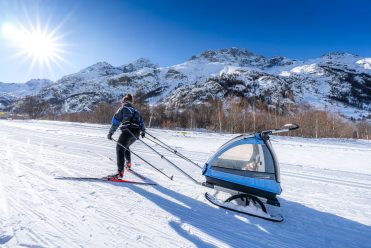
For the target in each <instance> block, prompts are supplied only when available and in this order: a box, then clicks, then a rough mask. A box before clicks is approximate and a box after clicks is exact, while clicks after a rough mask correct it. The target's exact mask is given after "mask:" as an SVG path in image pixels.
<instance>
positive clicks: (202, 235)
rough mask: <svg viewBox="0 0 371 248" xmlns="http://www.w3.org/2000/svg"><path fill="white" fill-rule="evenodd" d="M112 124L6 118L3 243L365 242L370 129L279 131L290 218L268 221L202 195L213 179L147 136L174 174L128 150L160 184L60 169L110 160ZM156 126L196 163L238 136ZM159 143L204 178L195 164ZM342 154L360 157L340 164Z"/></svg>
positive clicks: (0, 165)
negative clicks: (318, 134) (349, 136)
mask: <svg viewBox="0 0 371 248" xmlns="http://www.w3.org/2000/svg"><path fill="white" fill-rule="evenodd" d="M107 131H108V126H102V125H93V124H81V123H63V122H48V121H5V120H4V121H0V138H1V141H0V156H1V157H2V160H0V247H18V246H21V247H106V246H111V247H117V246H133V247H174V246H177V247H259V248H260V247H262V246H263V247H370V243H371V235H370V233H371V209H370V207H369V206H370V205H371V183H370V182H371V168H370V165H369V161H370V160H371V155H370V154H371V146H370V144H371V143H370V142H368V141H350V140H349V141H341V140H335V139H328V140H326V139H323V140H321V139H319V140H310V139H302V138H290V137H274V139H273V140H272V142H273V146H274V147H275V149H276V153H277V156H278V159H279V161H280V162H281V181H282V187H283V194H282V195H281V197H280V201H281V205H282V207H281V208H280V209H278V210H279V211H280V212H281V214H282V215H283V216H284V218H285V221H284V222H283V223H271V222H268V221H265V220H261V219H257V218H254V217H249V216H245V215H242V214H235V213H233V212H230V211H226V210H223V209H219V208H216V207H215V206H213V205H211V204H209V203H208V202H207V200H205V199H204V197H203V195H204V192H205V191H209V192H213V190H210V189H207V188H202V187H200V186H195V185H194V184H192V182H190V181H189V180H188V179H187V178H186V177H185V176H183V175H181V174H180V173H179V172H178V171H177V170H176V169H174V168H172V167H171V165H168V164H167V163H166V161H165V160H163V159H161V158H160V157H159V156H158V155H156V154H155V153H154V152H152V151H150V150H148V148H146V147H145V146H144V145H143V144H141V143H140V142H136V143H135V144H134V145H133V146H132V149H133V150H134V151H136V152H137V153H138V154H140V155H142V156H143V157H144V158H146V159H147V160H148V161H151V162H153V164H154V165H156V166H158V167H159V168H161V169H164V172H165V173H168V174H174V175H175V176H174V181H170V180H168V179H167V178H166V177H164V176H163V175H161V174H159V173H158V172H156V171H154V170H153V169H152V168H151V167H149V166H147V165H146V164H145V163H144V162H141V161H140V160H139V159H137V158H135V156H133V155H132V157H133V161H134V166H135V169H136V170H137V171H138V172H140V173H141V174H144V175H145V176H146V177H148V178H149V179H151V180H153V181H154V182H156V183H158V185H157V186H154V187H148V186H147V187H143V186H140V185H123V184H117V183H109V182H73V181H60V180H55V179H54V177H56V176H89V177H94V176H104V175H107V174H109V173H112V172H114V171H115V163H114V160H115V144H114V143H113V142H111V141H108V140H107V139H106V133H107ZM149 132H150V133H152V134H153V135H155V136H157V137H158V138H159V139H161V140H163V141H165V142H167V143H169V144H170V145H172V146H173V147H174V148H175V149H177V150H178V151H179V152H181V153H182V154H184V155H186V156H187V157H189V158H191V159H192V160H194V161H196V162H197V163H198V164H199V165H201V166H203V164H204V163H205V162H206V161H207V159H208V158H209V156H210V155H212V154H213V153H214V152H215V151H216V150H217V149H218V147H219V146H220V145H222V144H223V143H225V142H226V141H228V140H229V139H230V138H232V137H234V136H235V135H229V134H214V133H198V132H186V133H180V132H176V131H168V130H157V129H150V130H149ZM147 141H148V139H147ZM148 143H149V144H152V143H151V142H148ZM152 145H153V147H155V148H157V149H158V150H159V151H160V152H161V153H162V154H164V155H165V156H166V157H168V158H169V159H170V160H172V161H174V162H175V163H176V164H177V165H179V166H181V168H182V169H184V170H185V171H187V172H189V173H190V174H191V175H192V176H194V177H195V178H196V179H198V180H199V181H202V180H203V177H202V175H201V170H200V169H199V168H197V167H195V166H194V165H192V164H189V163H187V162H184V161H182V160H181V159H179V158H178V157H177V156H176V155H174V154H171V153H169V152H168V151H165V150H163V149H160V147H159V146H157V145H154V144H152ZM293 152H296V153H297V154H295V155H293ZM319 152H321V154H319V155H316V154H314V153H319ZM338 154H343V156H353V157H350V158H349V160H347V159H343V158H341V159H342V161H341V162H342V163H341V164H340V163H339V158H337V155H338ZM331 155H332V157H331ZM325 156H326V158H324V157H325ZM300 157H302V158H303V159H300ZM304 158H305V159H304ZM324 159H325V160H326V161H332V162H333V163H331V164H328V165H326V164H324V162H323V161H322V160H324ZM112 160H113V161H112ZM352 161H353V162H354V164H352V163H353V162H352ZM349 165H352V166H349ZM127 176H128V177H129V178H130V179H135V180H138V178H136V177H135V176H134V175H132V174H130V173H128V174H127ZM274 210H276V209H274Z"/></svg>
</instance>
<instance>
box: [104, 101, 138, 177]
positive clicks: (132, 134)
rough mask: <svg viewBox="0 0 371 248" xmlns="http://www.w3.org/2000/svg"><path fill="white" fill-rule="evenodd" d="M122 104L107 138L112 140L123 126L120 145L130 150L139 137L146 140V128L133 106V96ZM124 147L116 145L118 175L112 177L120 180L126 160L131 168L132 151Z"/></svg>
mask: <svg viewBox="0 0 371 248" xmlns="http://www.w3.org/2000/svg"><path fill="white" fill-rule="evenodd" d="M121 103H122V105H121V107H120V108H119V109H118V110H117V112H116V113H115V115H114V116H113V118H112V126H111V128H110V130H109V132H108V135H107V138H108V139H109V140H112V135H113V134H114V133H115V131H116V130H117V128H118V127H119V126H120V125H121V127H120V129H121V135H120V137H119V139H118V143H120V144H121V145H122V146H124V147H125V148H129V147H130V145H132V144H133V143H134V142H135V141H136V140H137V139H139V135H141V137H142V138H144V136H145V126H144V122H143V117H142V115H141V114H140V113H139V112H138V110H136V108H135V107H134V106H133V96H132V95H131V94H127V95H126V96H125V97H124V98H123V99H122V101H121ZM122 146H120V145H119V144H117V145H116V156H117V174H114V175H112V176H111V177H116V178H119V179H121V178H123V176H124V166H125V159H126V167H127V168H129V169H130V168H131V158H130V151H129V150H126V149H125V148H124V147H122Z"/></svg>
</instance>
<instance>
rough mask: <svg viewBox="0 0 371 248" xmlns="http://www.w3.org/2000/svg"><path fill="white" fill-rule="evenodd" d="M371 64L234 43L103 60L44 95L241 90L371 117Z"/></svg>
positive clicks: (69, 103) (75, 101)
mask: <svg viewBox="0 0 371 248" xmlns="http://www.w3.org/2000/svg"><path fill="white" fill-rule="evenodd" d="M370 65H371V58H363V57H360V56H357V55H352V54H348V53H339V52H337V53H329V54H326V55H324V56H322V57H320V58H316V59H310V60H306V61H299V60H292V59H289V58H285V57H273V58H266V57H264V56H261V55H257V54H254V53H252V52H250V51H248V50H246V49H238V48H229V49H221V50H217V51H205V52H203V53H201V54H199V55H195V56H192V57H191V58H190V59H189V60H188V61H186V62H184V63H181V64H177V65H173V66H168V67H159V66H158V65H156V64H154V63H152V62H151V61H149V60H147V59H138V60H137V61H134V62H133V63H130V64H127V65H123V66H119V67H114V66H112V65H110V64H108V63H106V62H99V63H97V64H95V65H92V66H90V67H87V68H85V69H83V70H81V71H79V72H77V73H74V74H71V75H67V76H65V77H63V78H61V79H60V80H58V81H56V82H55V83H53V84H49V85H47V86H46V87H44V88H42V89H41V90H40V91H39V93H38V95H39V96H40V97H42V98H43V99H45V100H47V101H49V103H50V104H51V105H53V106H54V108H55V109H56V110H58V111H60V112H61V113H65V112H80V111H90V110H92V109H94V108H95V107H96V106H97V104H99V103H100V102H102V101H106V102H109V103H111V102H114V101H118V100H119V99H120V98H121V97H122V96H123V95H125V94H126V93H128V92H131V93H136V92H138V91H142V92H143V93H145V95H146V96H147V97H148V99H149V101H150V102H151V103H154V104H155V103H165V104H168V105H174V106H178V107H184V106H188V105H189V104H197V103H202V102H204V101H206V100H207V99H208V98H213V99H215V98H219V99H225V97H227V96H229V95H234V96H235V95H237V96H246V97H256V98H257V99H261V100H262V101H264V102H265V103H266V104H270V105H277V104H281V105H282V104H285V103H306V104H309V105H312V106H315V107H317V108H320V109H325V108H326V109H329V110H331V111H334V112H339V113H340V114H342V115H344V116H347V117H354V118H360V117H362V116H363V117H367V118H370V112H371V66H370ZM0 92H4V91H1V90H0ZM5 92H7V91H5Z"/></svg>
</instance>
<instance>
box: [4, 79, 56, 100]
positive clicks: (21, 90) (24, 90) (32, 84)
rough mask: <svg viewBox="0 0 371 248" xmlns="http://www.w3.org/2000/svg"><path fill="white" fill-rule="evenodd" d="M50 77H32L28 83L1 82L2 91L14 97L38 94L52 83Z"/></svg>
mask: <svg viewBox="0 0 371 248" xmlns="http://www.w3.org/2000/svg"><path fill="white" fill-rule="evenodd" d="M51 83H52V81H50V80H48V79H32V80H30V81H28V82H26V83H1V82H0V93H8V94H9V95H12V96H14V97H22V96H26V95H36V94H38V93H39V91H40V90H41V89H42V88H44V87H46V86H48V85H49V84H51Z"/></svg>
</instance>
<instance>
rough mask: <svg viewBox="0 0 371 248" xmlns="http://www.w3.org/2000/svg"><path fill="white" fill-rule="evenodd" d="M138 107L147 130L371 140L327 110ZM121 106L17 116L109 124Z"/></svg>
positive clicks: (28, 107) (25, 108) (231, 100)
mask: <svg viewBox="0 0 371 248" xmlns="http://www.w3.org/2000/svg"><path fill="white" fill-rule="evenodd" d="M135 99H136V100H135V103H134V105H135V106H136V107H137V108H138V110H139V111H140V112H141V113H142V115H143V117H144V120H145V123H146V126H147V127H155V128H166V129H181V130H208V131H212V132H227V133H253V132H255V131H260V130H268V129H275V128H280V127H282V126H283V125H284V124H286V123H296V124H298V125H299V126H300V129H298V130H296V131H292V132H290V133H289V134H286V135H292V136H301V137H310V138H359V139H370V132H371V124H370V122H368V121H367V120H363V121H351V120H347V119H345V118H343V117H341V116H339V115H338V114H336V113H332V112H330V111H328V110H318V109H314V108H313V107H311V106H309V105H305V104H300V105H298V104H294V103H287V102H286V103H282V104H276V105H268V104H266V103H264V101H263V100H261V99H253V98H251V99H249V98H246V97H236V96H231V97H228V98H227V99H225V100H224V101H222V100H220V99H209V100H207V101H206V102H205V103H203V104H193V105H189V106H187V107H175V106H167V105H164V104H157V105H150V104H149V103H148V101H147V99H146V97H145V94H143V93H138V94H136V97H135ZM119 106H120V103H115V104H108V103H105V102H102V103H101V104H99V105H98V106H97V107H96V108H95V110H94V111H91V112H80V113H68V114H62V115H57V114H55V113H53V111H52V108H51V107H50V106H49V105H48V104H47V103H46V102H44V101H42V100H40V99H33V97H28V98H26V100H25V101H24V103H23V104H22V105H21V106H20V108H19V110H20V111H21V112H23V113H27V114H28V115H29V116H30V118H33V119H38V118H43V119H49V120H61V121H72V122H88V123H100V124H109V123H110V122H111V119H112V116H113V114H114V113H115V111H116V110H117V109H118V108H119Z"/></svg>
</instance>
